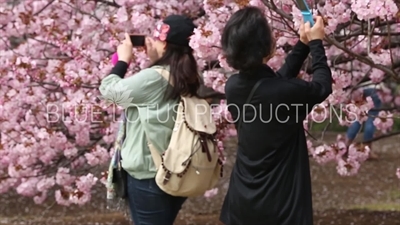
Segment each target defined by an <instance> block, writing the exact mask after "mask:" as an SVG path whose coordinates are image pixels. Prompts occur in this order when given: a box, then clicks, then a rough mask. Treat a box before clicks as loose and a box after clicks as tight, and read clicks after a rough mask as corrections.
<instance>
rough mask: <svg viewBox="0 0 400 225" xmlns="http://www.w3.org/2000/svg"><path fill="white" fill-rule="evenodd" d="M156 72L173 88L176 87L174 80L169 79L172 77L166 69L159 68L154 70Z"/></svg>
mask: <svg viewBox="0 0 400 225" xmlns="http://www.w3.org/2000/svg"><path fill="white" fill-rule="evenodd" d="M154 70H155V71H157V73H159V74H160V75H161V76H162V77H163V78H164V79H166V80H167V81H168V82H169V84H170V85H171V86H174V85H173V83H172V80H170V79H169V78H170V77H169V71H168V70H166V69H164V68H159V67H158V68H154Z"/></svg>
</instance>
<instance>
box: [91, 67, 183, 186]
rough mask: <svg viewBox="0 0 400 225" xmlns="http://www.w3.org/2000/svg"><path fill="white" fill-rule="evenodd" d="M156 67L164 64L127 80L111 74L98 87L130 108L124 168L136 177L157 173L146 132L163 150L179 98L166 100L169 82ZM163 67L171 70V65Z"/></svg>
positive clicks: (145, 70) (117, 102) (119, 103)
mask: <svg viewBox="0 0 400 225" xmlns="http://www.w3.org/2000/svg"><path fill="white" fill-rule="evenodd" d="M155 68H163V67H161V66H154V67H152V68H147V69H144V70H141V71H140V72H139V73H137V74H135V75H133V76H131V77H128V78H124V79H122V78H120V77H119V76H118V75H115V74H110V75H108V76H107V77H105V78H104V79H103V80H102V82H101V85H100V88H99V90H100V93H101V94H102V96H103V98H105V99H108V100H111V101H113V102H115V103H116V104H117V105H120V106H122V107H127V109H126V111H125V113H126V118H127V120H128V122H127V124H126V138H125V141H124V143H123V145H122V149H121V157H122V167H123V168H124V169H125V170H126V171H127V172H128V173H129V174H130V175H131V176H132V177H134V178H136V179H148V178H153V177H155V174H156V168H155V166H154V163H153V159H152V157H151V154H150V150H149V148H148V146H147V141H146V134H147V135H148V138H149V140H150V141H151V142H152V144H153V145H154V146H155V147H156V149H157V150H158V151H159V152H160V153H162V152H164V151H165V150H166V149H167V147H168V144H169V141H170V138H171V134H172V129H173V126H174V121H175V116H176V108H175V107H176V105H177V103H178V100H165V99H164V96H165V92H166V89H167V87H168V85H169V83H168V81H167V80H166V79H164V78H163V77H162V76H161V75H160V74H159V73H158V72H157V71H155ZM164 68H166V69H167V70H169V67H164ZM116 96H119V97H116ZM121 96H122V97H121ZM145 131H146V134H145Z"/></svg>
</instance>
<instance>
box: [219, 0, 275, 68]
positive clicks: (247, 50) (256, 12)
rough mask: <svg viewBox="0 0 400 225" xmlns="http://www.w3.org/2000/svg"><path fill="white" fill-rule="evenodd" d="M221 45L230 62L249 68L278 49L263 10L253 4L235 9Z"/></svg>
mask: <svg viewBox="0 0 400 225" xmlns="http://www.w3.org/2000/svg"><path fill="white" fill-rule="evenodd" d="M221 45H222V50H223V52H224V55H225V57H226V60H227V62H228V64H229V65H230V66H231V67H232V68H234V69H237V70H241V71H243V70H247V69H251V68H254V67H257V66H260V65H262V64H263V59H264V58H265V57H267V56H271V55H272V53H273V51H274V49H275V46H274V45H275V41H274V37H273V33H272V31H271V28H270V26H269V24H268V21H267V19H266V18H265V16H264V14H263V12H262V11H261V10H260V9H259V8H257V7H253V6H248V7H244V8H242V9H240V10H238V11H237V12H235V13H234V14H233V15H232V16H231V17H230V18H229V20H228V22H227V23H226V25H225V27H224V29H223V33H222V37H221Z"/></svg>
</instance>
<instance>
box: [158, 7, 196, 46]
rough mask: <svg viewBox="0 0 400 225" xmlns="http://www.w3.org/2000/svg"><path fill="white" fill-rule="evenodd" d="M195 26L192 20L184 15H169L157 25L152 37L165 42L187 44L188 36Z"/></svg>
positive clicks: (191, 33)
mask: <svg viewBox="0 0 400 225" xmlns="http://www.w3.org/2000/svg"><path fill="white" fill-rule="evenodd" d="M195 28H196V26H195V25H194V23H193V21H192V20H191V19H189V18H188V17H186V16H182V15H170V16H168V17H166V18H165V19H164V20H163V24H160V25H159V26H157V28H156V31H155V32H154V37H155V38H158V39H159V40H161V41H166V42H167V43H171V44H175V45H181V46H188V45H189V38H190V36H192V35H193V30H194V29H195Z"/></svg>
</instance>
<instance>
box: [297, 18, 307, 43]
mask: <svg viewBox="0 0 400 225" xmlns="http://www.w3.org/2000/svg"><path fill="white" fill-rule="evenodd" d="M299 35H300V41H301V42H303V43H304V44H306V45H308V42H309V40H308V38H307V35H306V32H305V29H304V23H303V22H302V23H301V25H300V29H299Z"/></svg>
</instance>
